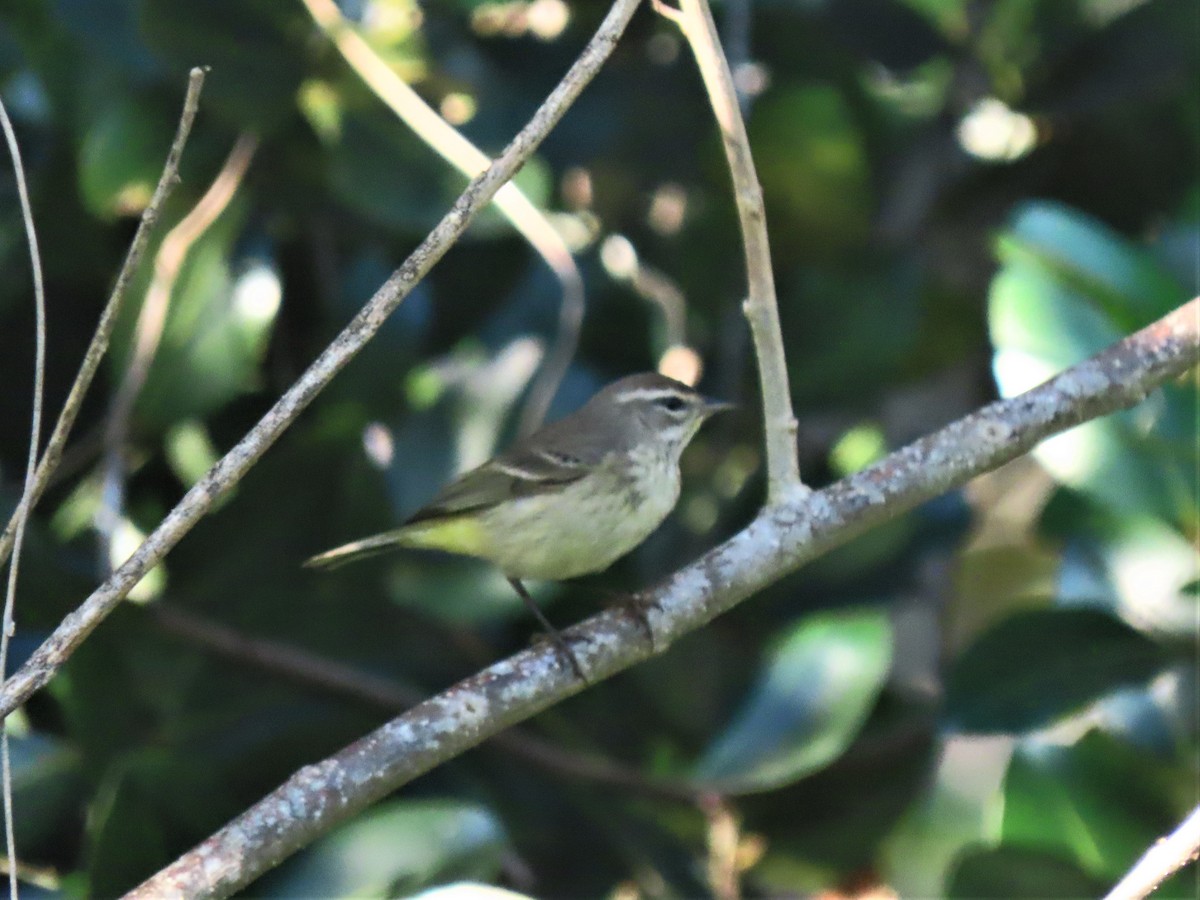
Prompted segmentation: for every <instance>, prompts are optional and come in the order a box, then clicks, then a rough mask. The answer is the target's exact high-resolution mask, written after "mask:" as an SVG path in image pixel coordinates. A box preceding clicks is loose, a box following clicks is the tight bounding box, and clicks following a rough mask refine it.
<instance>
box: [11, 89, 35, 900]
mask: <svg viewBox="0 0 1200 900" xmlns="http://www.w3.org/2000/svg"><path fill="white" fill-rule="evenodd" d="M0 127H2V128H3V130H4V140H5V142H6V143H7V144H8V155H9V156H10V157H11V158H12V164H13V177H14V178H15V179H16V182H17V197H18V198H19V199H20V202H21V220H22V221H23V222H24V223H25V241H26V243H27V244H28V246H29V267H30V269H31V270H32V274H33V308H34V351H33V410H32V413H31V415H30V423H29V455H28V457H27V458H26V460H25V486H24V488H23V489H22V490H21V500H20V503H19V504H18V505H17V528H16V534H15V536H14V537H13V555H12V561H11V563H10V564H9V567H8V587H7V590H5V592H4V620H3V623H2V624H0V684H3V682H4V678H5V675H6V674H7V672H8V642H9V640H10V639H11V638H12V635H13V632H14V631H15V630H16V624H15V622H14V621H13V614H14V611H15V608H16V603H17V572H18V570H19V568H20V562H21V544H22V543H23V542H24V540H25V526H26V525H27V524H28V523H29V508H30V505H31V504H30V502H29V498H30V496H31V495H32V493H33V477H34V471H35V470H36V469H37V458H38V439H39V437H40V436H41V433H42V397H43V394H44V393H45V386H46V288H45V285H44V284H43V282H42V259H41V254H40V253H39V252H38V242H37V230H36V229H35V228H34V226H33V208H32V207H31V206H30V204H29V186H28V185H27V184H26V183H25V167H24V166H23V165H22V164H21V147H20V145H19V144H18V143H17V133H16V132H15V131H14V130H13V125H12V121H11V120H10V119H9V117H8V109H7V108H6V107H5V106H4V102H3V101H0ZM0 781H2V782H3V784H2V791H3V794H4V840H5V845H6V847H7V848H8V858H9V861H10V862H11V866H10V867H9V870H8V895H9V896H10V897H11V898H12V900H17V839H16V835H15V834H14V832H13V797H12V761H11V759H10V758H9V752H8V726H7V723H4V722H0Z"/></svg>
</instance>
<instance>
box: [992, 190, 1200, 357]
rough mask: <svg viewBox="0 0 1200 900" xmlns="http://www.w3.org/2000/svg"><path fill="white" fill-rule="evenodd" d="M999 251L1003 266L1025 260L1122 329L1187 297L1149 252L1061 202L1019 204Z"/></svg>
mask: <svg viewBox="0 0 1200 900" xmlns="http://www.w3.org/2000/svg"><path fill="white" fill-rule="evenodd" d="M999 255H1000V259H1001V262H1003V263H1005V264H1007V263H1010V262H1017V261H1020V260H1022V259H1025V260H1028V261H1029V262H1030V263H1031V264H1033V265H1034V266H1035V267H1036V268H1038V269H1040V270H1041V271H1043V272H1045V273H1046V274H1048V275H1050V276H1052V277H1053V278H1054V280H1055V281H1057V282H1058V283H1059V284H1061V285H1062V286H1063V287H1065V288H1067V289H1069V290H1071V291H1072V292H1073V293H1074V294H1076V295H1077V296H1080V297H1084V298H1087V299H1089V300H1092V301H1094V302H1095V303H1097V304H1098V305H1099V307H1100V309H1101V310H1103V312H1104V313H1105V315H1106V316H1107V317H1108V319H1109V320H1111V321H1112V322H1113V323H1114V324H1115V325H1116V327H1117V328H1118V329H1119V330H1120V331H1122V332H1128V331H1132V330H1134V329H1136V328H1139V327H1141V326H1142V325H1144V324H1146V322H1147V321H1149V320H1151V319H1156V318H1158V317H1159V316H1163V315H1166V314H1167V313H1168V312H1170V311H1171V310H1172V309H1174V308H1175V307H1176V306H1178V305H1179V304H1180V303H1182V302H1183V301H1184V300H1186V299H1187V296H1186V292H1185V291H1184V289H1183V287H1182V286H1181V285H1180V284H1179V283H1178V282H1176V281H1175V279H1173V278H1172V277H1171V276H1170V275H1168V274H1167V273H1166V272H1164V271H1163V270H1162V269H1161V268H1160V267H1159V265H1158V264H1157V263H1156V262H1155V261H1154V259H1153V257H1152V256H1151V255H1150V254H1149V252H1147V251H1146V250H1145V249H1143V248H1141V247H1136V246H1134V245H1132V244H1131V243H1130V242H1129V241H1127V240H1126V239H1125V238H1123V237H1122V236H1121V235H1119V234H1117V233H1116V232H1115V231H1113V230H1112V229H1110V228H1108V227H1107V226H1106V225H1104V224H1102V223H1101V222H1098V221H1097V220H1096V219H1093V218H1091V217H1090V216H1087V215H1084V214H1083V213H1081V212H1079V211H1078V210H1074V209H1071V208H1070V207H1069V206H1064V205H1062V204H1059V203H1051V202H1047V201H1033V202H1029V203H1025V204H1022V205H1021V206H1019V207H1018V208H1017V211H1016V212H1015V213H1014V215H1013V219H1012V225H1011V226H1010V227H1009V228H1008V230H1007V231H1006V232H1005V233H1004V235H1003V236H1002V237H1001V239H1000V245H999ZM1099 349H1100V347H1095V348H1093V351H1092V352H1095V351H1096V350H1099Z"/></svg>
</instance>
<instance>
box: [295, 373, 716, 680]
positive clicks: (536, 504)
mask: <svg viewBox="0 0 1200 900" xmlns="http://www.w3.org/2000/svg"><path fill="white" fill-rule="evenodd" d="M732 406H733V404H730V403H725V402H722V401H719V400H713V399H710V398H708V397H705V396H704V395H702V394H700V393H699V392H698V391H696V390H694V389H693V388H691V387H689V386H687V385H686V384H683V383H682V382H679V381H676V380H674V379H672V378H668V377H666V376H665V375H660V374H658V373H656V372H644V373H641V374H636V375H629V376H627V377H625V378H621V379H619V380H617V381H615V382H613V383H611V384H609V385H607V386H606V387H604V388H602V389H601V390H600V391H598V392H597V393H596V394H595V395H594V396H593V397H592V398H591V399H590V400H589V401H588V402H587V403H585V404H584V405H583V406H582V407H580V408H579V409H578V410H577V411H576V412H574V413H572V414H570V415H568V416H566V417H565V418H563V419H559V420H558V421H556V422H552V423H550V424H548V425H544V426H543V427H541V428H540V429H538V430H537V431H535V432H533V433H532V434H530V435H529V436H528V437H526V438H524V439H522V440H519V441H517V442H516V443H515V444H514V445H513V446H512V447H510V448H509V449H508V450H507V451H505V452H504V453H501V454H500V455H498V456H495V457H493V458H492V459H490V460H488V461H487V462H485V463H483V464H482V465H481V466H479V467H477V468H475V469H472V470H470V471H468V472H466V473H464V474H463V475H461V476H459V477H458V478H457V479H455V480H453V481H452V482H450V483H449V484H448V485H446V486H445V487H444V488H443V489H442V490H441V491H440V492H439V493H438V494H437V495H436V496H435V497H434V498H433V500H431V501H430V502H429V503H428V504H427V505H425V506H423V507H421V508H420V509H418V510H417V511H416V512H415V513H413V514H412V515H411V516H410V517H409V518H408V519H407V520H405V521H404V522H403V523H402V524H401V525H400V526H399V527H397V528H395V529H392V530H390V531H386V532H383V533H381V534H376V535H373V536H371V537H366V538H362V539H361V540H357V541H352V542H351V543H348V544H344V545H342V546H340V547H335V548H334V549H332V550H327V551H325V552H324V553H319V554H317V555H316V556H313V557H311V558H310V559H308V560H307V561H306V562H305V563H304V565H305V566H306V567H308V568H313V569H333V568H336V567H338V566H341V565H344V564H346V563H349V562H354V561H356V560H360V559H364V558H366V557H370V556H374V555H376V554H379V553H383V552H387V551H390V550H394V549H399V548H412V549H435V550H442V551H448V552H450V553H455V554H459V555H464V556H471V557H476V558H478V559H483V560H486V561H488V562H490V563H492V564H493V565H495V566H496V567H497V568H498V569H499V570H500V571H501V572H502V573H503V574H504V576H505V578H506V579H507V580H508V583H509V584H510V585H511V586H512V587H513V590H514V591H516V593H517V595H518V596H519V597H520V598H521V600H522V601H523V602H524V604H525V605H526V606H527V607H528V608H529V610H530V612H531V613H532V614H533V615H534V616H535V617H536V618H537V620H538V622H539V623H540V624H541V626H542V628H544V629H545V630H546V632H547V633H548V634H549V635H550V637H551V638H552V639H553V640H554V641H555V643H556V644H557V645H558V647H559V649H560V651H563V652H564V654H565V655H566V657H567V658H568V660H569V662H570V664H571V667H572V668H573V669H574V670H575V672H576V674H577V675H579V676H580V677H581V678H583V672H582V668H581V667H580V665H579V663H578V660H577V659H576V658H575V655H574V653H572V652H571V650H570V648H569V647H568V646H567V645H566V642H565V641H564V640H563V639H562V637H561V635H559V634H558V632H557V631H556V630H555V629H554V627H553V626H552V625H551V624H550V622H549V621H548V620H547V619H546V617H545V616H544V615H543V614H542V612H541V610H540V609H539V608H538V606H537V604H536V603H535V602H534V601H533V599H532V597H531V596H530V595H529V592H528V590H527V589H526V588H525V585H524V582H525V581H526V580H531V579H532V580H545V581H565V580H567V579H571V578H576V577H579V576H581V575H588V574H592V573H595V572H599V571H602V570H603V569H606V568H608V567H609V566H610V565H611V564H612V563H613V562H615V561H616V560H617V559H619V558H620V557H622V556H624V555H626V554H627V553H629V552H630V551H631V550H633V549H634V548H635V547H637V546H638V545H639V544H641V543H642V541H644V540H645V539H646V538H647V537H649V536H650V534H651V533H652V532H653V531H654V530H655V529H657V528H658V526H659V525H660V524H662V522H663V520H664V519H665V518H666V517H667V515H668V514H669V513H670V512H671V510H672V509H673V508H674V507H675V504H676V502H677V501H678V500H679V490H680V474H679V459H680V456H681V455H682V453H683V451H684V449H685V448H686V447H687V445H688V444H689V443H690V442H691V440H692V438H693V437H695V435H696V432H697V431H698V430H699V429H700V426H701V425H702V424H704V422H705V421H706V420H707V419H708V418H709V417H710V416H712V415H713V414H714V413H717V412H720V411H722V410H725V409H729V408H731V407H732ZM584 680H586V679H584Z"/></svg>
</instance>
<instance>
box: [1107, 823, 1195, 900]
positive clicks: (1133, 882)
mask: <svg viewBox="0 0 1200 900" xmlns="http://www.w3.org/2000/svg"><path fill="white" fill-rule="evenodd" d="M1198 856H1200V806H1198V807H1196V808H1195V809H1193V810H1192V812H1191V814H1190V815H1189V816H1188V817H1187V818H1186V819H1184V820H1183V821H1182V822H1180V823H1179V827H1178V828H1176V829H1175V830H1174V831H1172V832H1171V833H1170V834H1168V835H1166V836H1165V837H1162V838H1159V839H1158V840H1157V841H1156V842H1155V843H1154V845H1153V846H1152V847H1151V848H1150V849H1149V850H1147V851H1146V852H1145V853H1144V854H1142V857H1141V859H1139V860H1138V861H1137V862H1136V863H1134V864H1133V868H1132V869H1130V870H1129V871H1128V872H1126V873H1125V877H1123V878H1122V879H1121V880H1120V881H1118V882H1117V883H1116V885H1114V886H1113V889H1112V890H1111V891H1109V892H1108V893H1107V894H1105V895H1104V900H1142V898H1143V897H1148V896H1150V895H1151V894H1152V893H1154V892H1155V891H1156V890H1158V887H1159V885H1161V884H1162V883H1163V882H1164V881H1166V880H1167V879H1168V878H1170V877H1171V876H1172V875H1173V874H1175V872H1177V871H1178V870H1179V869H1182V868H1183V867H1184V866H1186V865H1187V864H1188V863H1190V862H1192V861H1193V860H1195V859H1196V858H1197V857H1198Z"/></svg>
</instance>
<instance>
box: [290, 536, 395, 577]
mask: <svg viewBox="0 0 1200 900" xmlns="http://www.w3.org/2000/svg"><path fill="white" fill-rule="evenodd" d="M403 532H404V529H399V530H398V531H385V532H384V533H383V534H376V535H372V536H371V537H369V538H363V539H362V540H360V541H351V542H350V543H349V544H342V546H340V547H334V548H333V549H332V550H326V551H325V552H324V553H318V554H317V555H316V556H313V557H311V558H309V559H306V560H305V561H304V568H306V569H324V570H326V571H328V570H329V569H336V568H338V567H339V566H344V565H345V564H346V563H352V562H358V561H359V560H360V559H366V558H367V557H370V556H376V555H378V554H380V553H387V552H388V551H389V550H394V549H396V548H397V547H404V546H407V541H405V539H404V536H403Z"/></svg>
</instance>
